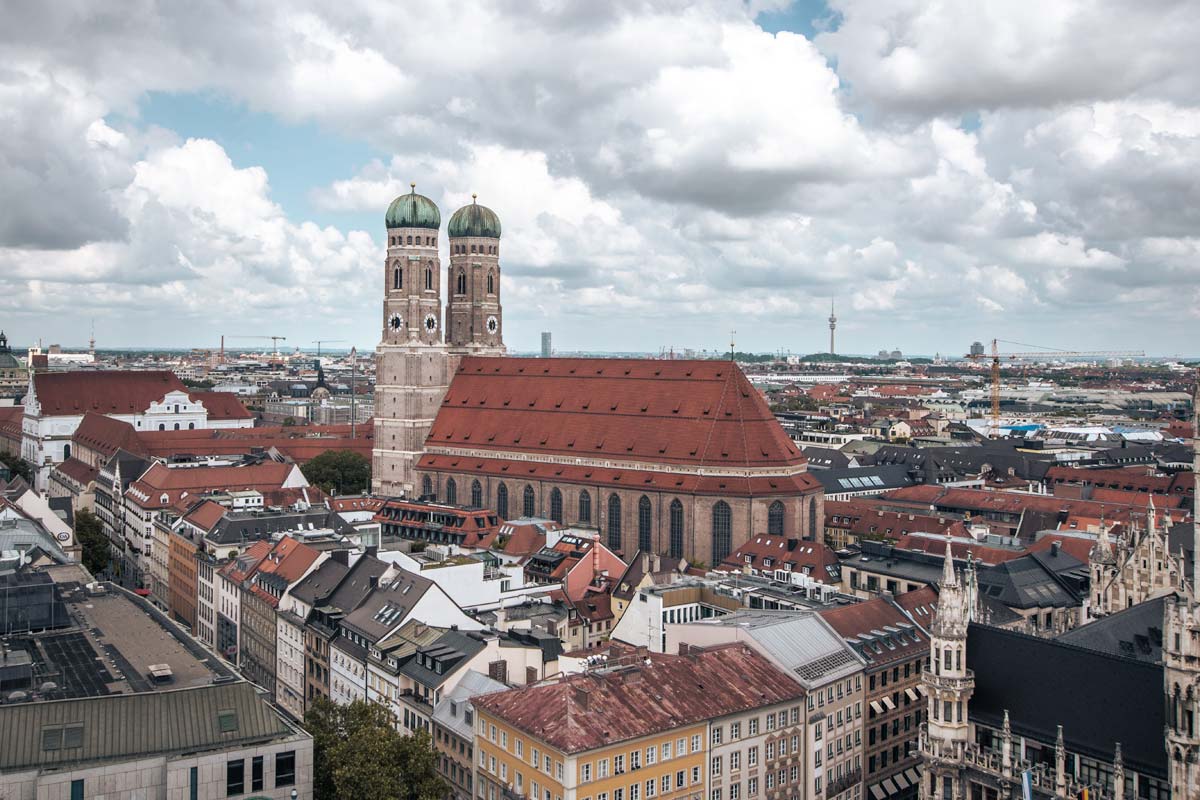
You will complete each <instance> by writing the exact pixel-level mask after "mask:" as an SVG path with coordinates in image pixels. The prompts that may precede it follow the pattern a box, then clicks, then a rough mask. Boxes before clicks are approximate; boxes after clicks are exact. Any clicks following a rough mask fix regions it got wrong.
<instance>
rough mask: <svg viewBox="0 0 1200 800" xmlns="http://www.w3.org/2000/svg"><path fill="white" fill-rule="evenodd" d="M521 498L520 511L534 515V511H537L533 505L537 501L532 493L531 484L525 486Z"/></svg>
mask: <svg viewBox="0 0 1200 800" xmlns="http://www.w3.org/2000/svg"><path fill="white" fill-rule="evenodd" d="M521 499H522V501H523V508H522V511H524V512H525V516H527V517H532V516H533V515H534V513H536V511H537V509H536V508H535V505H536V503H537V498H536V497H535V496H534V494H533V487H532V486H526V487H525V491H524V493H523V496H522V498H521Z"/></svg>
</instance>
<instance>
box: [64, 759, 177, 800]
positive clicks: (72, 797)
mask: <svg viewBox="0 0 1200 800" xmlns="http://www.w3.org/2000/svg"><path fill="white" fill-rule="evenodd" d="M80 783H83V781H80ZM80 797H82V795H80ZM71 800H75V796H74V787H72V794H71ZM188 800H200V768H199V767H191V768H189V769H188Z"/></svg>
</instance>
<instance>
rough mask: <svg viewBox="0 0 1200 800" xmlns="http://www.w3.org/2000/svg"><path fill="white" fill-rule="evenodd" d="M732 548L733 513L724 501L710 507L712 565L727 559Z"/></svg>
mask: <svg viewBox="0 0 1200 800" xmlns="http://www.w3.org/2000/svg"><path fill="white" fill-rule="evenodd" d="M732 547H733V512H732V511H730V509H729V504H728V503H726V502H725V501H724V500H718V501H717V502H715V503H713V507H712V563H713V565H714V566H715V565H717V564H720V563H721V562H723V561H724V560H725V559H726V558H728V557H729V552H730V550H731V549H732Z"/></svg>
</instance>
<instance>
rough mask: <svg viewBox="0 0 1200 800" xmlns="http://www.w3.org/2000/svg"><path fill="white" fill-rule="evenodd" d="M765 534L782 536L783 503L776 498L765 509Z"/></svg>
mask: <svg viewBox="0 0 1200 800" xmlns="http://www.w3.org/2000/svg"><path fill="white" fill-rule="evenodd" d="M767 535H768V536H783V503H781V502H779V501H778V500H776V501H775V502H774V503H771V507H770V508H769V509H767Z"/></svg>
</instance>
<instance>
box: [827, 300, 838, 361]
mask: <svg viewBox="0 0 1200 800" xmlns="http://www.w3.org/2000/svg"><path fill="white" fill-rule="evenodd" d="M835 330H837V315H836V314H834V313H833V300H830V301H829V355H833V354H834V353H835V352H837V351H836V350H834V349H833V332H834V331H835Z"/></svg>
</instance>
